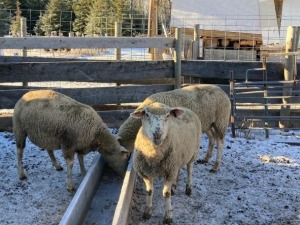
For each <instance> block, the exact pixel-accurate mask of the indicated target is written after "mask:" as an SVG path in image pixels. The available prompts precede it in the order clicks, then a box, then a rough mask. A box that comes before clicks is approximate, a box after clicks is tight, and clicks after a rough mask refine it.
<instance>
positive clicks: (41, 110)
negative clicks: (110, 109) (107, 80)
mask: <svg viewBox="0 0 300 225" xmlns="http://www.w3.org/2000/svg"><path fill="white" fill-rule="evenodd" d="M13 132H14V135H15V140H16V146H17V157H18V171H19V177H20V179H25V178H26V175H25V172H24V168H23V162H22V158H23V151H24V148H25V140H26V137H28V138H29V139H30V140H31V142H32V143H34V144H35V145H37V146H38V147H40V148H43V149H45V150H46V151H47V153H48V155H49V157H50V159H51V161H52V164H53V165H54V167H55V168H56V170H62V167H61V166H60V165H59V163H58V162H57V160H56V158H55V156H54V153H53V151H54V150H56V149H61V150H62V152H63V156H64V158H65V160H66V162H67V190H68V191H70V192H72V191H74V190H75V187H74V184H73V180H72V168H73V163H74V155H75V153H77V156H78V161H79V164H80V169H81V174H82V175H85V174H86V169H85V166H84V160H83V159H84V155H85V154H87V153H89V152H90V151H95V150H98V151H99V152H100V153H101V154H102V155H103V156H104V158H105V160H106V161H107V163H108V165H109V166H110V167H112V168H113V169H114V170H115V171H116V172H118V173H119V174H121V175H124V173H125V170H126V166H127V161H128V152H127V150H126V149H125V148H124V147H122V146H121V145H120V144H119V142H118V141H117V140H116V138H115V137H114V136H113V134H112V133H111V132H110V130H109V129H108V127H107V126H106V124H105V123H104V122H103V121H102V119H101V118H100V116H99V115H98V114H97V112H96V111H95V110H94V109H93V108H92V107H90V106H87V105H85V104H82V103H79V102H77V101H75V100H74V99H72V98H69V97H67V96H65V95H63V94H60V93H57V92H55V91H52V90H37V91H30V92H27V93H26V94H24V95H23V97H22V98H21V99H20V100H19V101H18V102H17V103H16V105H15V108H14V115H13Z"/></svg>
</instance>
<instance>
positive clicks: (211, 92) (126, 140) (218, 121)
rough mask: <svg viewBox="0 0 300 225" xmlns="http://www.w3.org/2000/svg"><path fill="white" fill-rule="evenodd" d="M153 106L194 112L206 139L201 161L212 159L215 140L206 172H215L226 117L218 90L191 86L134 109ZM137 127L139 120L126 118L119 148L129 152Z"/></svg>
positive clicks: (226, 108) (224, 98)
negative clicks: (210, 166) (214, 151)
mask: <svg viewBox="0 0 300 225" xmlns="http://www.w3.org/2000/svg"><path fill="white" fill-rule="evenodd" d="M153 102H160V103H164V104H166V105H168V106H170V107H177V106H181V107H185V108H188V109H190V110H192V111H194V112H195V113H196V114H197V115H198V117H199V119H200V121H201V124H202V132H203V133H206V134H207V136H208V138H209V145H208V148H207V152H206V155H205V157H204V159H203V160H198V161H197V162H199V163H208V161H209V159H210V158H211V156H212V152H213V147H214V143H215V139H216V140H217V157H216V161H215V163H214V166H213V167H212V169H211V170H210V172H217V171H218V170H219V169H220V166H221V160H222V155H223V146H224V137H225V134H226V131H227V127H228V123H229V116H230V107H231V104H230V100H229V98H228V96H227V94H226V93H225V92H224V91H223V90H222V89H221V88H220V87H218V86H216V85H211V84H198V85H191V86H187V87H184V88H181V89H176V90H172V91H168V92H161V93H156V94H153V95H151V96H149V97H148V98H146V99H145V100H144V101H143V102H142V103H141V104H140V105H139V107H138V109H141V108H143V107H145V106H147V105H149V104H151V103H153ZM140 126H141V121H140V120H139V119H136V118H133V117H129V118H128V119H127V120H126V121H125V122H124V123H123V124H122V125H121V126H120V128H119V131H118V134H117V136H118V137H117V138H118V140H119V142H120V144H121V145H122V146H124V147H125V148H126V149H127V150H129V151H132V149H133V145H134V140H135V137H136V134H137V132H138V130H139V128H140Z"/></svg>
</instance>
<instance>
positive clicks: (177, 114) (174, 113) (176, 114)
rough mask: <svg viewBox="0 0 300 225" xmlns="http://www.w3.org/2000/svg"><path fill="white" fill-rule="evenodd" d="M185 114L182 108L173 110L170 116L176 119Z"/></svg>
mask: <svg viewBox="0 0 300 225" xmlns="http://www.w3.org/2000/svg"><path fill="white" fill-rule="evenodd" d="M184 113H185V111H184V110H183V109H180V108H172V109H171V111H170V114H171V115H172V116H174V117H178V118H180V117H181V116H182V115H183V114H184Z"/></svg>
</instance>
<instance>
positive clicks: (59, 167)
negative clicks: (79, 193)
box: [55, 166, 64, 171]
mask: <svg viewBox="0 0 300 225" xmlns="http://www.w3.org/2000/svg"><path fill="white" fill-rule="evenodd" d="M55 169H56V171H63V170H64V168H62V167H61V166H57V167H55Z"/></svg>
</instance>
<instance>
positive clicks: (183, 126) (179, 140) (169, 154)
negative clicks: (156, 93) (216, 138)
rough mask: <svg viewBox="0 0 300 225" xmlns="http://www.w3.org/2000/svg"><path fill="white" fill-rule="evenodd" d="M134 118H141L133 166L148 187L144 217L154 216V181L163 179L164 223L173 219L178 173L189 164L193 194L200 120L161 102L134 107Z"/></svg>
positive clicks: (193, 114) (189, 176)
mask: <svg viewBox="0 0 300 225" xmlns="http://www.w3.org/2000/svg"><path fill="white" fill-rule="evenodd" d="M131 117H134V118H141V120H142V126H141V128H140V129H139V131H138V134H137V137H136V140H135V144H134V154H133V167H134V169H135V170H136V171H137V172H138V174H139V175H140V176H141V178H142V179H143V180H144V183H145V186H146V192H147V197H146V209H145V211H144V214H143V218H144V219H149V218H150V217H151V215H152V211H153V206H152V198H153V191H154V190H153V188H154V187H153V181H154V179H155V178H158V177H162V178H164V184H163V196H164V198H165V216H164V220H163V222H164V223H167V224H169V223H171V222H172V218H173V213H172V206H171V194H173V191H174V189H175V188H176V183H177V178H178V173H179V170H180V168H181V167H183V166H184V165H187V183H186V191H185V193H186V194H187V195H191V193H192V189H191V188H192V172H193V164H194V161H195V160H196V159H197V156H198V152H199V148H200V142H201V134H202V129H201V122H200V120H199V118H198V116H197V115H196V114H195V113H194V112H192V111H191V110H189V109H186V108H182V107H177V108H170V107H168V106H167V105H164V104H161V103H153V104H150V105H147V106H146V107H144V108H143V109H141V108H139V109H137V110H135V111H134V112H133V113H132V114H131Z"/></svg>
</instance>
